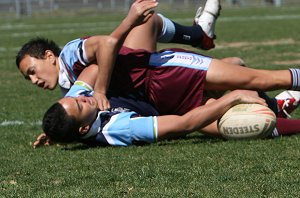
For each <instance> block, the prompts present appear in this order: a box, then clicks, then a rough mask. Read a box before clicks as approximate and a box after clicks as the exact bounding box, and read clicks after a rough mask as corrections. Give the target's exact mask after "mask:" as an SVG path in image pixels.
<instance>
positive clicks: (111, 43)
mask: <svg viewBox="0 0 300 198" xmlns="http://www.w3.org/2000/svg"><path fill="white" fill-rule="evenodd" d="M117 43H118V39H116V38H115V37H112V36H107V38H106V39H105V45H106V46H107V47H111V46H116V45H117Z"/></svg>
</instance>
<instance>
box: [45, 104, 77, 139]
mask: <svg viewBox="0 0 300 198" xmlns="http://www.w3.org/2000/svg"><path fill="white" fill-rule="evenodd" d="M42 127H43V130H44V132H45V133H46V135H47V136H49V137H50V139H51V140H54V141H56V142H61V143H69V142H75V141H79V140H80V136H81V135H80V134H79V131H78V130H79V127H80V125H79V123H78V122H77V121H76V119H75V118H74V117H72V116H69V115H68V114H67V112H66V110H65V109H64V107H63V106H62V105H61V104H60V103H58V102H56V103H55V104H53V105H52V106H51V107H50V108H49V109H48V110H47V111H46V113H45V115H44V118H43V122H42Z"/></svg>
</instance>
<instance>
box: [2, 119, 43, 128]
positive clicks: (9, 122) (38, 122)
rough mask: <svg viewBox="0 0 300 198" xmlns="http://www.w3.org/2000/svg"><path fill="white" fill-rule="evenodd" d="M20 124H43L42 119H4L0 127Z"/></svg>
mask: <svg viewBox="0 0 300 198" xmlns="http://www.w3.org/2000/svg"><path fill="white" fill-rule="evenodd" d="M19 125H30V126H41V125H42V121H35V122H25V121H21V120H4V121H1V122H0V127H6V126H19Z"/></svg>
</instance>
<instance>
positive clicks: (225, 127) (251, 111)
mask: <svg viewBox="0 0 300 198" xmlns="http://www.w3.org/2000/svg"><path fill="white" fill-rule="evenodd" d="M275 125H276V115H275V114H274V112H273V111H272V110H271V109H269V108H268V107H265V106H263V105H259V104H238V105H236V106H234V107H232V108H230V109H229V110H228V111H227V112H226V113H225V114H224V115H223V116H222V118H221V119H220V120H219V122H218V129H219V132H220V133H221V135H222V136H223V137H224V138H225V139H257V138H265V137H267V136H268V135H270V134H271V133H272V131H273V130H274V128H275Z"/></svg>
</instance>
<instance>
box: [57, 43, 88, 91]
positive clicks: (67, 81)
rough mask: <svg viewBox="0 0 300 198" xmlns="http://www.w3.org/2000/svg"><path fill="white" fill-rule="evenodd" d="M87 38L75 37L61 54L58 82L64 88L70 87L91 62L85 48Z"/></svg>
mask: <svg viewBox="0 0 300 198" xmlns="http://www.w3.org/2000/svg"><path fill="white" fill-rule="evenodd" d="M84 41H85V39H75V40H73V41H70V42H69V43H67V44H66V45H65V46H64V47H63V49H62V51H61V53H60V55H59V66H60V71H59V78H58V84H59V86H60V87H61V88H63V89H67V90H68V89H70V88H71V86H72V85H73V84H74V82H75V81H76V80H77V78H78V76H79V75H80V73H81V72H82V70H83V69H84V68H85V67H86V66H87V65H88V64H89V63H88V61H87V58H86V53H85V50H84V47H83V45H84Z"/></svg>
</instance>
